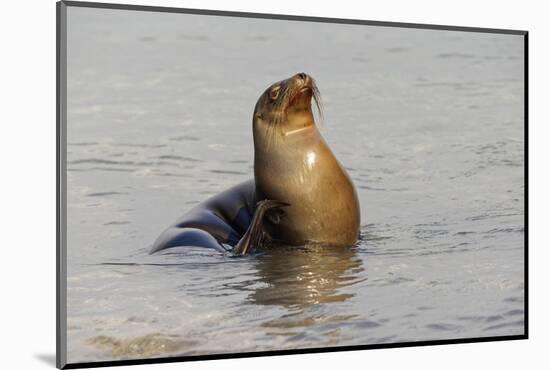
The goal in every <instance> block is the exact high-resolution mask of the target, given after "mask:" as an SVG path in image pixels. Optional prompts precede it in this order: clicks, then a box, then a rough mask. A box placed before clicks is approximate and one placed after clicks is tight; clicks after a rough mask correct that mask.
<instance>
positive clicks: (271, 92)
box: [269, 85, 281, 100]
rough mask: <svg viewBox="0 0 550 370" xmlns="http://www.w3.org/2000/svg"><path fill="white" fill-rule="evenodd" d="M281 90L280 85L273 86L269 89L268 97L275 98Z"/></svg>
mask: <svg viewBox="0 0 550 370" xmlns="http://www.w3.org/2000/svg"><path fill="white" fill-rule="evenodd" d="M280 91H281V85H276V86H273V87H272V88H271V89H269V98H270V99H271V100H276V99H277V98H278V97H279V92H280Z"/></svg>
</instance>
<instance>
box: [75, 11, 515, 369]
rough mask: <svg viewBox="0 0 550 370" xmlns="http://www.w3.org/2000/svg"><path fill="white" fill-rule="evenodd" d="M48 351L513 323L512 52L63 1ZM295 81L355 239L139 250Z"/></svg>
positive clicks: (230, 179)
mask: <svg viewBox="0 0 550 370" xmlns="http://www.w3.org/2000/svg"><path fill="white" fill-rule="evenodd" d="M68 16H69V25H68V35H69V36H68V144H67V157H68V160H67V162H68V163H67V167H68V175H67V182H68V194H67V196H68V281H67V286H68V307H67V308H68V359H69V362H81V361H100V360H111V359H124V358H139V357H143V356H145V357H151V356H163V357H164V356H171V355H198V354H209V353H222V352H223V353H226V352H243V351H245V352H249V351H263V350H274V349H289V348H308V347H324V346H348V345H359V344H372V343H396V342H404V341H417V340H433V339H448V338H465V337H485V336H501V335H514V334H522V333H523V331H524V314H525V313H524V311H523V309H524V301H523V299H524V298H523V297H524V280H523V276H524V191H525V189H524V162H523V151H524V136H523V120H524V117H523V110H524V107H523V93H524V91H523V83H524V81H523V39H522V37H520V36H514V35H498V34H479V33H466V32H456V31H433V30H415V29H398V28H385V27H367V26H351V25H334V24H322V23H301V22H285V21H277V20H259V19H256V20H254V19H243V18H221V17H213V16H193V15H183V14H160V13H159V14H157V13H147V12H130V11H116V10H99V9H95V10H94V9H84V8H69V11H68ZM301 71H304V72H307V73H309V74H311V75H312V76H314V77H315V78H316V79H317V82H318V85H319V88H320V91H321V94H322V95H323V101H324V108H325V109H324V119H323V122H321V123H320V129H321V132H322V133H323V135H324V136H325V138H326V140H327V142H328V143H329V145H330V146H331V147H332V149H333V151H334V153H335V154H336V156H337V157H338V159H339V160H340V161H341V162H342V164H343V165H344V166H345V167H346V168H347V169H348V171H349V174H350V176H351V177H352V179H353V181H354V183H355V186H356V188H357V192H358V195H359V198H360V202H361V220H362V227H361V233H362V239H361V240H360V242H359V243H358V244H357V245H356V246H354V247H351V248H348V249H332V248H314V247H303V248H280V249H276V250H271V251H268V252H266V253H265V254H261V255H254V256H248V257H244V258H233V257H230V256H223V255H220V254H218V253H217V252H215V251H210V250H205V249H200V248H188V249H185V250H180V251H178V252H177V253H165V254H158V255H148V253H147V252H148V250H149V248H150V246H151V244H152V242H153V241H154V240H155V238H156V237H157V236H158V234H159V233H160V232H161V231H162V230H163V229H164V228H165V227H166V226H168V225H169V224H170V223H172V222H173V221H174V220H175V219H176V218H178V217H179V216H180V215H181V214H183V213H184V212H185V211H186V210H188V209H189V208H190V207H192V206H193V205H194V204H196V203H198V202H200V201H202V200H204V199H206V198H207V197H209V196H211V195H214V194H216V193H218V192H220V191H222V190H223V189H225V188H227V187H229V186H231V185H234V184H236V183H238V182H241V181H244V180H246V179H248V178H250V177H251V176H252V159H253V146H252V133H251V116H252V111H253V108H254V104H255V103H256V100H257V98H258V96H259V95H260V94H261V92H263V91H264V89H265V88H266V87H267V86H268V85H270V84H271V83H272V82H275V81H278V80H280V79H283V78H287V77H288V76H290V75H292V74H294V73H296V72H301Z"/></svg>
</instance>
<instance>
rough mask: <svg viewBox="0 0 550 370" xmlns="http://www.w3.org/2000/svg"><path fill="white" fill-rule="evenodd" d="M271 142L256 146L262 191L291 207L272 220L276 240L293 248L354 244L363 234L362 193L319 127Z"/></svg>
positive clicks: (270, 225)
mask: <svg viewBox="0 0 550 370" xmlns="http://www.w3.org/2000/svg"><path fill="white" fill-rule="evenodd" d="M270 144H271V145H266V146H264V147H262V148H256V154H255V161H254V173H255V181H256V189H257V190H256V191H257V192H258V194H261V196H263V197H265V198H267V199H275V200H279V201H283V202H286V203H289V204H290V206H289V207H285V208H284V209H283V210H282V214H280V215H279V216H276V217H271V218H268V220H267V222H266V223H267V225H266V227H267V229H268V230H269V233H270V234H271V236H272V237H273V238H274V239H277V240H280V241H282V242H284V243H288V244H292V245H302V244H306V243H308V242H316V243H322V244H334V245H352V244H354V243H355V242H356V241H357V237H358V233H359V202H358V199H357V194H356V192H355V189H354V187H353V183H352V182H351V179H350V178H349V176H348V174H347V173H346V171H345V169H344V168H343V167H342V166H341V165H340V163H339V162H338V161H337V159H336V158H335V156H334V154H333V153H332V151H331V150H330V148H329V147H328V145H327V144H326V142H325V141H324V139H323V138H322V136H321V135H320V133H319V132H318V131H317V128H316V127H312V128H311V129H309V130H307V132H301V133H299V134H296V135H294V137H293V135H289V136H288V137H284V138H282V139H281V140H280V141H275V142H273V143H270Z"/></svg>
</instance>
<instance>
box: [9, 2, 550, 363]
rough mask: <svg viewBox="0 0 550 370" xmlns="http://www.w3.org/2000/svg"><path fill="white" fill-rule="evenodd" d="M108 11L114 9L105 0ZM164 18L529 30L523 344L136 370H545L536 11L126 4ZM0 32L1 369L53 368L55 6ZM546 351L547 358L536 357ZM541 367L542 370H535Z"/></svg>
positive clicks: (547, 311) (539, 5)
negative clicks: (210, 13)
mask: <svg viewBox="0 0 550 370" xmlns="http://www.w3.org/2000/svg"><path fill="white" fill-rule="evenodd" d="M111 2H121V1H116V0H111ZM126 2H127V3H133V4H142V5H161V6H174V7H188V8H202V9H219V10H233V11H249V12H262V13H278V14H296V15H310V16H321V17H336V18H355V19H368V20H380V21H401V22H413V23H430V24H443V25H459V26H474V27H489V28H510V29H521V30H528V31H530V34H529V41H530V45H529V50H530V53H529V72H530V79H529V85H530V88H529V100H530V102H529V103H530V104H529V106H530V122H529V123H530V125H529V126H530V135H529V142H530V144H529V156H530V161H529V165H530V166H529V167H530V178H529V183H530V184H529V197H530V202H529V210H530V212H529V215H530V222H529V239H530V243H529V249H530V265H529V272H530V279H529V285H530V310H529V319H530V339H529V340H527V341H514V342H497V343H480V344H460V345H447V346H434V347H421V348H401V349H385V350H370V351H359V352H343V353H329V354H316V355H294V356H279V357H264V358H251V359H239V360H223V361H202V362H192V363H176V364H162V365H148V366H140V367H132V368H136V369H137V368H139V369H176V368H177V369H203V370H206V369H239V370H241V369H242V370H246V369H258V368H261V369H262V370H267V369H281V368H288V367H298V366H299V367H301V368H313V367H321V368H327V369H328V368H338V367H339V368H344V367H346V368H348V367H351V368H360V367H361V368H365V367H368V368H370V369H377V368H390V369H391V368H397V367H403V368H407V369H423V370H425V369H441V368H445V369H465V368H466V369H484V368H485V369H488V368H490V369H492V368H499V369H519V368H523V367H526V368H543V367H545V366H548V354H547V353H545V352H547V350H548V348H549V344H550V342H549V341H548V337H549V336H548V330H549V329H550V328H549V325H548V323H549V319H548V317H549V316H550V307H549V298H548V292H549V289H548V282H550V279H549V273H548V271H549V270H550V267H548V266H547V265H548V264H549V263H550V258H549V257H550V253H549V248H550V247H549V246H548V245H547V244H548V243H547V242H548V236H547V234H546V231H547V230H548V229H549V228H548V227H547V225H546V221H547V220H548V219H550V217H548V216H547V215H546V213H547V212H548V209H547V208H548V198H549V197H548V195H547V194H546V192H549V191H550V186H549V185H550V184H549V181H548V180H549V178H550V175H549V172H548V169H549V166H548V163H547V162H546V161H545V159H546V154H548V153H547V150H545V149H547V147H548V138H549V135H550V129H549V126H550V122H549V114H548V110H549V106H550V104H549V103H550V102H549V100H550V94H549V93H548V90H549V87H548V86H550V80H549V78H548V75H549V69H550V57H549V51H550V47H549V46H548V45H550V37H549V36H550V32H549V29H550V21H549V20H548V15H549V13H548V11H547V10H546V9H545V6H544V4H545V2H544V1H534V0H533V1H527V0H524V1H520V0H515V1H507V0H500V1H493V0H491V1H489V0H484V1H479V0H477V1H471V0H460V1H456V0H454V1H436V0H433V1H428V0H415V1H410V0H402V1H397V0H379V1H375V2H359V1H351V0H349V1H348V0H346V1H344V0H339V1H326V2H321V1H308V2H306V1H303V0H302V1H299V0H271V1H261V2H260V1H257V2H254V1H252V0H232V1H223V0H203V1H183V0H180V1H176V0H172V1H158V0H157V1H153V0H149V1H147V0H142V1H134V0H127V1H126ZM1 14H2V16H1V17H2V19H1V22H0V27H1V32H0V37H1V43H0V50H1V52H0V62H1V66H2V69H1V70H2V75H1V79H0V91H1V94H2V98H1V100H0V101H1V103H0V111H1V115H0V122H1V123H0V128H1V130H0V132H1V133H0V140H1V145H0V165H1V166H0V170H1V171H2V172H1V173H2V177H1V179H2V180H1V182H0V184H1V188H0V197H1V202H0V207H1V208H0V209H1V213H0V217H1V222H0V225H1V226H2V227H1V232H2V234H1V237H0V240H1V242H2V245H1V251H2V254H1V255H0V256H1V261H2V262H1V264H0V273H1V279H0V281H1V284H2V289H1V291H0V297H1V298H0V299H1V300H0V302H1V303H0V307H1V310H2V311H1V315H0V318H1V320H2V321H1V322H2V325H1V326H0V328H1V329H0V341H1V347H0V353H1V354H2V355H1V356H0V363H1V365H0V366H1V367H2V368H24V369H36V368H52V367H53V366H54V365H53V364H54V354H55V184H56V178H55V135H56V133H55V2H54V0H25V1H16V0H11V1H5V2H3V4H2V12H1ZM545 350H546V351H545ZM544 364H546V365H544Z"/></svg>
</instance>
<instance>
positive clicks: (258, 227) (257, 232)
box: [232, 199, 290, 256]
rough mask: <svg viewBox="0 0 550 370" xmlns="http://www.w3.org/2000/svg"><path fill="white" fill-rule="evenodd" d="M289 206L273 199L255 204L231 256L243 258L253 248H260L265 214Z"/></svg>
mask: <svg viewBox="0 0 550 370" xmlns="http://www.w3.org/2000/svg"><path fill="white" fill-rule="evenodd" d="M289 205H290V204H288V203H285V202H281V201H278V200H273V199H265V200H262V201H260V202H258V203H257V204H256V211H255V212H254V216H253V217H252V221H251V222H250V225H249V226H248V229H247V230H246V233H245V234H244V236H243V237H242V238H241V240H239V242H238V243H237V245H236V246H235V248H233V251H232V252H233V254H234V255H239V256H244V255H247V254H249V253H250V252H252V251H253V250H254V249H255V248H257V247H258V246H260V245H261V244H262V242H263V241H264V239H265V236H266V232H265V231H264V227H263V222H262V221H263V219H264V217H265V216H266V214H267V212H268V211H270V210H274V209H279V208H282V207H288V206H289Z"/></svg>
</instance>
